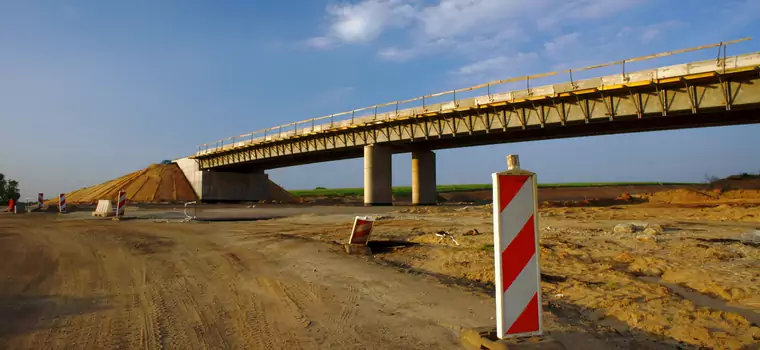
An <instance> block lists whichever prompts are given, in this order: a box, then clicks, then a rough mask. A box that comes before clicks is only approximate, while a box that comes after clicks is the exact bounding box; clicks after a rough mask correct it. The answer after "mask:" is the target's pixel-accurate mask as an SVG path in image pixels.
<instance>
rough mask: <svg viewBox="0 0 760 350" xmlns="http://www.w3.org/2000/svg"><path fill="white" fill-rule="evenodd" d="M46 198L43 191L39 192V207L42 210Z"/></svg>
mask: <svg viewBox="0 0 760 350" xmlns="http://www.w3.org/2000/svg"><path fill="white" fill-rule="evenodd" d="M44 200H45V196H43V194H42V193H37V208H39V209H40V210H42V201H44Z"/></svg>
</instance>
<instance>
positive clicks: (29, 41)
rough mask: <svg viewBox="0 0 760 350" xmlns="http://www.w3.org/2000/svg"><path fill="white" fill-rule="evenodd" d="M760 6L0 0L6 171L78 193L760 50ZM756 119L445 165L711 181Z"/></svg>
mask: <svg viewBox="0 0 760 350" xmlns="http://www.w3.org/2000/svg"><path fill="white" fill-rule="evenodd" d="M759 19H760V0H725V1H706V0H694V1H690V2H689V5H688V6H684V2H683V1H682V0H561V1H560V0H557V1H554V0H531V1H523V0H440V1H432V0H351V1H317V0H309V1H306V0H302V1H295V0H294V1H264V0H258V1H242V0H240V1H234V0H229V1H223V2H222V1H183V0H162V1H148V0H132V1H98V0H92V1H84V0H83V1H69V0H55V1H53V0H50V1H42V0H39V1H13V0H0V173H4V174H5V175H6V176H7V177H10V178H12V179H16V180H18V181H19V182H20V185H21V190H22V197H35V196H36V193H37V192H44V193H51V194H52V193H58V192H68V191H72V190H75V189H78V188H81V187H85V186H91V185H94V184H98V183H101V182H104V181H107V180H110V179H113V178H116V177H118V176H121V175H124V174H126V173H129V172H133V171H137V170H139V169H142V168H144V167H146V166H148V165H149V164H152V163H158V162H160V161H162V160H164V159H176V158H180V157H184V156H188V155H190V154H192V153H194V152H195V150H196V149H197V146H198V145H199V144H202V143H206V142H213V141H215V140H217V139H221V138H226V137H230V136H234V135H239V134H243V133H247V132H251V131H255V130H260V129H263V128H266V127H270V126H276V125H280V124H285V123H289V122H293V121H297V120H303V119H308V118H312V117H318V116H324V115H329V114H332V113H337V112H341V111H346V110H351V109H354V108H359V107H364V106H369V105H374V104H378V103H384V102H388V101H394V100H399V99H406V98H410V97H416V96H420V95H424V94H428V93H433V92H439V91H445V90H449V89H453V88H460V87H466V86H470V85H474V84H478V83H482V82H487V81H491V80H496V79H505V78H510V77H516V76H522V75H526V74H535V73H542V72H548V71H554V70H559V69H567V68H574V67H583V66H587V65H591V64H596V63H604V62H608V61H614V60H619V59H623V58H628V57H635V56H641V55H648V54H653V53H657V52H663V51H670V50H676V49H681V48H688V47H692V46H698V45H704V44H711V43H717V42H720V41H726V40H731V39H737V38H742V37H755V40H754V41H749V42H745V43H741V44H736V45H733V46H729V49H728V54H729V55H732V54H741V53H748V52H754V51H760V49H758V48H760V42H758V41H759V40H760V21H758V20H759ZM716 55H717V50H715V49H710V50H705V51H700V52H698V53H690V54H683V55H676V56H671V57H667V58H661V59H657V60H650V61H645V62H639V63H637V64H635V65H632V66H631V67H627V68H626V69H627V70H628V71H631V70H635V69H645V68H651V67H656V66H664V65H669V64H678V63H685V62H689V61H695V60H702V59H714V58H715V57H716ZM588 74H591V75H589V76H587V77H592V76H599V75H606V74H611V73H610V72H608V71H604V70H600V71H599V72H598V73H588ZM546 83H551V81H547V82H546ZM535 84H539V82H535ZM757 135H760V125H743V126H732V127H719V128H704V129H686V130H676V131H661V132H649V133H637V134H624V135H612V136H596V137H586V138H574V139H563V140H550V141H536V142H523V143H513V144H501V145H491V146H483V147H470V148H459V149H451V150H441V151H437V172H438V173H437V175H438V177H437V178H438V183H439V184H456V183H487V182H489V181H490V174H491V173H492V172H495V171H501V170H503V169H504V168H505V167H506V161H505V156H506V155H507V154H510V153H517V154H519V155H520V158H521V163H522V166H523V168H526V169H529V170H532V171H534V172H536V173H537V174H538V177H539V181H540V182H577V181H704V180H705V178H706V176H719V177H722V176H726V175H729V174H733V173H740V172H759V171H760V161H759V160H760V143H758V142H757ZM410 169H411V155H409V154H399V155H395V156H394V157H393V181H394V185H409V184H410V183H411V170H410ZM362 172H363V163H362V160H361V159H352V160H344V161H337V162H328V163H320V164H313V165H306V166H297V167H290V168H283V169H273V170H270V171H268V173H269V174H270V178H271V179H272V180H273V181H275V182H277V183H279V184H281V185H283V186H284V187H286V188H289V189H308V188H314V187H316V186H324V187H360V186H362V181H363V176H362Z"/></svg>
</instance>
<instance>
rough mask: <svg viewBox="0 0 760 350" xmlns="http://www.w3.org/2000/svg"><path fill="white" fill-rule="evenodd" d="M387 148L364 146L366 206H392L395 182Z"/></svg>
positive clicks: (389, 151)
mask: <svg viewBox="0 0 760 350" xmlns="http://www.w3.org/2000/svg"><path fill="white" fill-rule="evenodd" d="M392 155H393V153H391V150H390V149H389V148H388V147H387V146H379V145H370V146H364V205H391V204H392V203H393V182H392V178H391V175H392V171H391V157H392Z"/></svg>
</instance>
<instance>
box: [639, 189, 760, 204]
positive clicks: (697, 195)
mask: <svg viewBox="0 0 760 350" xmlns="http://www.w3.org/2000/svg"><path fill="white" fill-rule="evenodd" d="M642 197H643V198H644V199H648V200H649V202H650V203H666V204H694V203H711V202H713V203H714V202H730V201H737V200H738V201H751V202H755V201H760V190H731V191H725V192H721V191H720V190H719V189H714V190H709V189H705V190H694V189H677V190H672V191H662V192H655V193H650V194H648V195H645V196H642Z"/></svg>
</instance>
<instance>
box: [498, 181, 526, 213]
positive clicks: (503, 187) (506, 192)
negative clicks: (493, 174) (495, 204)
mask: <svg viewBox="0 0 760 350" xmlns="http://www.w3.org/2000/svg"><path fill="white" fill-rule="evenodd" d="M529 177H530V176H528V175H509V176H503V175H501V176H499V212H503V211H504V208H506V207H507V205H508V204H509V202H511V201H512V199H513V198H515V196H516V195H517V192H520V189H521V188H522V187H523V185H524V184H525V181H527V180H528V178H529Z"/></svg>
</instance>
